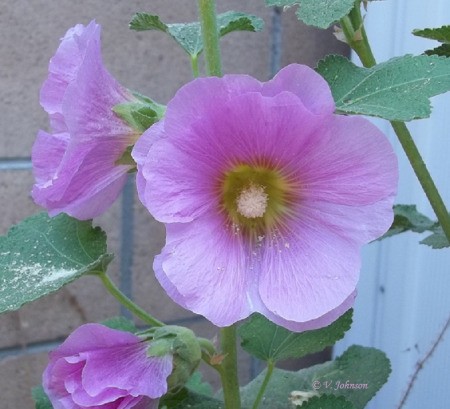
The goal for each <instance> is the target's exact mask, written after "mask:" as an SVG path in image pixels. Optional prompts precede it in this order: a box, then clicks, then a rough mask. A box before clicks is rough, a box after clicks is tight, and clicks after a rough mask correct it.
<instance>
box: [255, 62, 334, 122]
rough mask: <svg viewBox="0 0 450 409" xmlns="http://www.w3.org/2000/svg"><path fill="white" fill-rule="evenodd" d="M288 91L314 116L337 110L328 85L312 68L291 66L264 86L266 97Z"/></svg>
mask: <svg viewBox="0 0 450 409" xmlns="http://www.w3.org/2000/svg"><path fill="white" fill-rule="evenodd" d="M284 91H288V92H292V93H293V94H295V95H296V96H297V97H299V98H300V100H301V101H302V103H303V104H304V105H305V107H306V108H307V109H308V110H309V111H311V112H312V113H314V114H319V115H323V114H331V113H333V112H334V110H335V104H334V99H333V95H332V94H331V90H330V87H329V86H328V83H327V82H326V81H325V80H324V79H323V78H322V77H321V76H320V75H319V74H317V73H316V72H315V71H314V70H313V69H312V68H309V67H307V66H306V65H299V64H291V65H288V66H286V67H284V68H282V69H281V70H280V71H279V72H278V73H277V74H276V75H275V77H274V78H273V79H272V80H270V81H268V82H266V83H265V84H264V85H263V90H262V94H263V95H264V96H275V95H277V94H279V93H281V92H284Z"/></svg>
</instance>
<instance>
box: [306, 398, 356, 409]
mask: <svg viewBox="0 0 450 409" xmlns="http://www.w3.org/2000/svg"><path fill="white" fill-rule="evenodd" d="M297 408H301V409H354V406H353V405H352V404H351V403H350V402H349V401H348V400H347V399H345V398H344V397H343V396H334V395H322V396H314V397H312V398H311V399H309V400H308V401H307V402H305V403H303V404H302V405H301V406H297Z"/></svg>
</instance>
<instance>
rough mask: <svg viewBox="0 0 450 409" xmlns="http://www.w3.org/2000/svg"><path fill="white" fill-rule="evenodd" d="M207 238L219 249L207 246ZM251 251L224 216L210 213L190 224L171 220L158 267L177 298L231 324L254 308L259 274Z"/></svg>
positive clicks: (160, 277)
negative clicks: (230, 229)
mask: <svg viewBox="0 0 450 409" xmlns="http://www.w3.org/2000/svg"><path fill="white" fill-rule="evenodd" d="M206 242H207V243H208V248H209V249H214V251H209V250H207V249H205V246H204V245H205V243H206ZM247 250H248V249H246V244H245V242H244V241H242V240H240V239H239V238H238V237H237V236H233V234H232V233H230V231H229V230H228V229H227V228H226V227H225V226H224V223H223V220H222V218H221V217H220V216H218V215H212V214H208V215H205V216H202V217H201V218H199V219H197V220H195V221H193V222H190V223H173V224H169V225H168V226H167V244H166V246H165V247H164V249H163V252H162V254H161V255H160V256H158V257H157V258H156V259H155V263H154V266H153V267H154V270H155V273H156V277H157V279H158V281H159V282H160V284H161V285H162V286H163V288H164V289H165V290H166V291H167V292H168V294H169V295H170V296H171V297H172V298H173V299H174V300H175V301H176V302H178V303H179V304H181V305H182V306H184V307H185V308H188V309H190V310H191V311H193V312H195V313H197V314H202V315H204V316H205V317H207V318H208V319H209V320H210V321H212V322H213V323H214V324H216V325H218V326H227V325H230V324H232V323H234V322H236V321H238V320H241V319H243V318H246V317H247V316H248V315H249V314H250V313H251V312H253V309H252V306H251V293H250V292H251V287H252V282H256V280H257V278H256V277H255V276H254V273H253V272H254V271H253V270H254V269H255V268H254V266H253V265H252V263H251V257H249V256H248V255H247V254H249V253H248V251H247ZM250 254H251V253H250Z"/></svg>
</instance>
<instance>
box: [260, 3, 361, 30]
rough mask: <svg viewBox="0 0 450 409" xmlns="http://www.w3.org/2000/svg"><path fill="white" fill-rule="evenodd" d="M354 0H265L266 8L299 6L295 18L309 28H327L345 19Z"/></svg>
mask: <svg viewBox="0 0 450 409" xmlns="http://www.w3.org/2000/svg"><path fill="white" fill-rule="evenodd" d="M354 4H355V0H266V5H267V6H278V7H290V6H293V5H299V8H298V9H297V12H296V14H297V17H298V18H299V20H302V21H303V22H304V23H305V24H308V25H309V26H314V27H319V28H328V27H330V26H331V25H332V24H333V23H335V22H337V21H338V20H340V19H341V18H342V17H345V16H346V15H347V14H348V13H349V12H350V10H351V9H352V8H353V5H354Z"/></svg>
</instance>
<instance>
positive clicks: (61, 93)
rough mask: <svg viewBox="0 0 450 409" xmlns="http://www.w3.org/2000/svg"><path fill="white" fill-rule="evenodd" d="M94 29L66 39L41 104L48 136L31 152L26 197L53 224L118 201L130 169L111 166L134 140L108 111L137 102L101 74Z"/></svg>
mask: <svg viewBox="0 0 450 409" xmlns="http://www.w3.org/2000/svg"><path fill="white" fill-rule="evenodd" d="M100 30H101V28H100V26H99V25H98V24H96V23H95V21H92V22H91V23H90V24H89V25H88V26H86V27H85V26H83V25H81V24H78V25H76V26H75V27H72V28H71V29H70V30H69V31H67V33H66V35H65V36H64V37H63V39H62V40H61V44H60V46H59V48H58V50H57V52H56V54H55V55H54V56H53V58H52V59H51V60H50V64H49V75H48V78H47V80H46V81H45V83H44V85H43V86H42V89H41V94H40V102H41V105H42V107H43V108H44V109H45V111H46V112H47V113H48V114H49V118H50V124H51V128H52V132H51V133H47V132H45V131H39V133H38V135H37V139H36V141H35V143H34V146H33V150H32V156H31V158H32V162H33V171H34V176H35V180H36V183H35V185H34V186H33V190H32V196H33V199H34V200H35V202H36V203H37V204H39V205H41V206H43V207H45V208H46V209H47V210H48V212H49V214H50V215H51V216H54V215H56V214H58V213H61V212H65V213H67V214H70V215H71V216H74V217H76V218H78V219H91V218H93V217H96V216H98V215H100V214H102V213H103V212H104V211H105V210H106V209H107V208H108V207H109V206H111V204H112V203H113V202H114V201H115V200H116V199H117V197H118V195H119V194H120V192H121V191H122V188H123V185H124V183H125V181H126V174H127V172H128V171H129V170H130V169H131V168H132V165H125V164H120V165H118V164H117V161H118V159H120V158H121V157H122V155H123V154H124V152H125V151H126V149H127V147H128V146H130V145H133V144H134V142H135V141H136V140H137V138H138V136H139V134H140V133H139V132H138V131H136V130H135V129H133V128H132V127H131V126H129V125H128V124H126V123H125V122H124V121H122V120H121V119H120V118H119V117H118V116H117V115H116V114H115V113H114V112H113V110H112V108H113V107H115V106H116V105H118V104H123V103H127V102H135V101H137V98H136V97H135V96H134V95H133V94H132V93H131V92H130V91H129V90H127V89H125V88H124V87H122V86H121V85H120V84H118V83H117V81H116V80H115V79H114V78H113V77H112V76H111V75H110V74H109V72H108V71H107V70H106V69H105V67H104V66H103V62H102V57H101V50H100Z"/></svg>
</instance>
